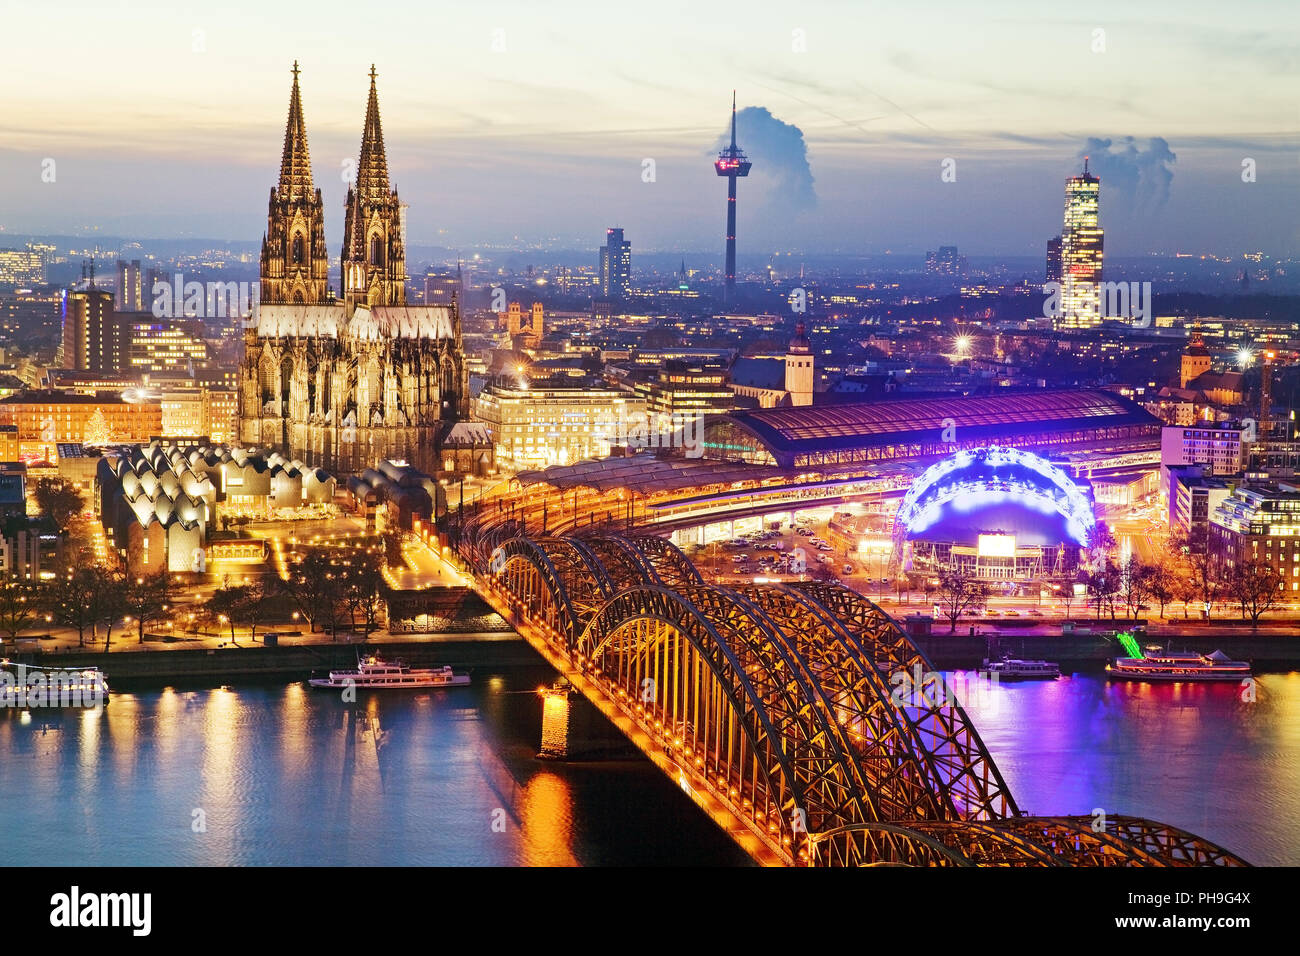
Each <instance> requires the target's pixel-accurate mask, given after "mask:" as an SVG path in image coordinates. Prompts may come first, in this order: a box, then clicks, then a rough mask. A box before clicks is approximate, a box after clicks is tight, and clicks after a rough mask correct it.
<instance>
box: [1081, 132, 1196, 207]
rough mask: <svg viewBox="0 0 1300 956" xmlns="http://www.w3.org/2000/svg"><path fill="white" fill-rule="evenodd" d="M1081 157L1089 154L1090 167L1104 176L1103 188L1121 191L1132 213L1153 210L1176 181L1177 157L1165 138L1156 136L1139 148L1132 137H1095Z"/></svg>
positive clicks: (1089, 139)
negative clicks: (1175, 167) (1175, 163)
mask: <svg viewBox="0 0 1300 956" xmlns="http://www.w3.org/2000/svg"><path fill="white" fill-rule="evenodd" d="M1078 156H1079V158H1080V159H1082V158H1083V157H1084V156H1087V157H1088V168H1089V170H1090V171H1091V172H1092V173H1093V174H1094V175H1096V176H1098V177H1100V178H1101V182H1102V188H1103V189H1115V190H1118V192H1119V194H1120V195H1121V196H1122V197H1124V199H1126V200H1127V201H1128V203H1129V211H1130V212H1134V213H1140V212H1153V211H1155V210H1157V209H1160V208H1162V207H1163V206H1164V205H1165V203H1166V202H1168V201H1169V190H1170V188H1171V187H1172V185H1173V182H1174V171H1173V170H1172V169H1171V168H1170V167H1171V166H1173V164H1174V162H1175V161H1177V159H1178V157H1177V156H1176V155H1175V154H1174V153H1173V151H1172V150H1170V148H1169V144H1168V143H1167V142H1165V140H1164V138H1163V137H1160V136H1153V137H1151V138H1150V139H1148V140H1147V141H1146V146H1145V147H1139V146H1138V141H1137V140H1136V139H1134V138H1133V137H1132V136H1125V137H1122V138H1120V139H1118V140H1111V139H1100V138H1098V137H1095V136H1092V137H1089V138H1088V141H1087V143H1086V144H1085V145H1084V147H1083V148H1082V149H1081V150H1079V153H1078Z"/></svg>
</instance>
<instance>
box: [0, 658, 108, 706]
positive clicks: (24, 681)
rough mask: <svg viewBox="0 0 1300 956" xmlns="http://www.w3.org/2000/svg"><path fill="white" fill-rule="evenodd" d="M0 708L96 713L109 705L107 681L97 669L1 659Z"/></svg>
mask: <svg viewBox="0 0 1300 956" xmlns="http://www.w3.org/2000/svg"><path fill="white" fill-rule="evenodd" d="M0 670H2V671H4V672H5V673H4V676H3V677H0V707H3V708H11V707H12V708H16V709H18V710H34V709H42V710H44V709H50V710H58V709H73V710H93V709H95V708H96V707H103V706H105V705H106V704H107V703H108V681H107V680H105V679H104V672H103V671H101V670H100V669H99V668H98V667H68V668H65V667H40V666H37V665H34V664H14V663H11V662H10V661H9V660H8V659H5V660H0Z"/></svg>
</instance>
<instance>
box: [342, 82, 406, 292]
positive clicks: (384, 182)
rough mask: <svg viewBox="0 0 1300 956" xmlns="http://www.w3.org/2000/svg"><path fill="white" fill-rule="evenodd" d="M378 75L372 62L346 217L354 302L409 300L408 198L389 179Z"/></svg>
mask: <svg viewBox="0 0 1300 956" xmlns="http://www.w3.org/2000/svg"><path fill="white" fill-rule="evenodd" d="M375 76H376V74H375V68H374V66H373V65H372V66H371V67H370V100H369V102H368V103H367V104H366V125H365V129H364V130H363V131H362V133H361V158H360V160H359V161H358V162H357V180H356V183H354V184H353V185H352V186H350V187H348V198H347V212H346V214H345V217H344V220H343V277H342V278H343V300H344V302H345V303H346V304H347V305H349V306H355V305H405V304H406V248H405V246H404V245H403V243H402V204H401V202H400V200H398V198H397V190H395V189H390V188H389V185H388V157H387V156H386V155H385V153H384V131H383V128H382V127H381V126H380V125H379V93H378V91H377V90H376V89H375Z"/></svg>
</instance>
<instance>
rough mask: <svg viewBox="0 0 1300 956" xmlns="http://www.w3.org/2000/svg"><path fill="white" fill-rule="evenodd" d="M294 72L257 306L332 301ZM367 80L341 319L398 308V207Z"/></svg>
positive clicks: (402, 265) (401, 290) (348, 215)
mask: <svg viewBox="0 0 1300 956" xmlns="http://www.w3.org/2000/svg"><path fill="white" fill-rule="evenodd" d="M298 72H299V71H298V62H297V61H296V60H295V61H294V64H293V87H292V89H291V91H290V93H289V118H288V121H287V123H286V124H285V131H284V153H283V155H282V157H281V160H280V180H279V183H278V184H277V186H276V187H275V188H274V189H272V190H271V203H270V211H269V214H268V218H267V232H266V235H265V236H263V239H262V270H261V280H262V283H261V301H262V302H263V303H295V302H301V303H325V302H329V301H331V299H332V296H331V294H330V293H329V291H328V285H327V272H328V254H327V252H326V249H325V240H324V210H323V205H322V202H321V193H320V190H319V189H316V188H315V187H314V186H313V184H312V177H311V154H310V152H309V151H308V148H307V126H306V122H305V120H304V119H303V111H302V95H301V92H300V90H299V88H298ZM375 77H376V73H375V68H374V66H373V65H372V66H371V67H370V97H369V101H368V102H367V104H366V121H365V127H364V129H363V131H362V135H361V155H360V159H359V162H358V163H357V169H356V178H355V183H354V184H353V185H350V186H349V187H348V195H347V202H346V207H345V208H346V212H345V222H344V230H343V254H342V275H341V279H342V281H341V284H340V285H341V288H342V290H343V301H344V304H345V306H346V307H347V309H348V312H349V314H350V313H351V311H352V310H353V309H355V307H356V306H358V305H403V304H405V302H406V253H405V248H404V245H403V242H402V228H401V226H402V222H401V218H402V217H401V208H402V207H401V202H400V200H399V199H398V197H397V192H396V191H395V190H391V189H390V188H389V183H388V158H387V155H386V154H385V151H384V133H383V128H382V126H381V125H380V119H379V93H378V91H377V89H376V86H375Z"/></svg>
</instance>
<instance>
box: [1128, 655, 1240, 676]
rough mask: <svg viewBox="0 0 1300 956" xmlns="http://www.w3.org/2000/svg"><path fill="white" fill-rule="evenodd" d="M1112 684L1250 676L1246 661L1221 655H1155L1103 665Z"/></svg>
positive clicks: (1130, 658)
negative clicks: (1114, 682)
mask: <svg viewBox="0 0 1300 956" xmlns="http://www.w3.org/2000/svg"><path fill="white" fill-rule="evenodd" d="M1106 676H1107V677H1109V678H1111V679H1112V680H1135V681H1184V680H1185V681H1209V680H1218V681H1238V682H1240V681H1243V680H1245V679H1246V678H1248V677H1250V676H1251V672H1250V662H1249V661H1234V660H1232V659H1231V658H1229V657H1228V655H1227V654H1225V653H1223V651H1215V652H1214V653H1213V654H1198V653H1196V652H1195V651H1155V652H1149V653H1147V654H1145V655H1143V656H1142V657H1117V658H1115V659H1114V660H1113V661H1111V662H1110V663H1109V664H1107V665H1106Z"/></svg>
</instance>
